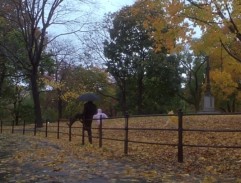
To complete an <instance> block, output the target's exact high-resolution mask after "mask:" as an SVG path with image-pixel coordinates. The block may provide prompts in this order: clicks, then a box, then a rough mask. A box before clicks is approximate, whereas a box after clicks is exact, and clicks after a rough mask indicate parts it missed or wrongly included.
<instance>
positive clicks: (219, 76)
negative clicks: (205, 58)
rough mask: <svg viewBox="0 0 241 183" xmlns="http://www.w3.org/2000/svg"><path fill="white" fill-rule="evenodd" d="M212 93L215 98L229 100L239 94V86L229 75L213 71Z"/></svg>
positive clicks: (211, 74)
mask: <svg viewBox="0 0 241 183" xmlns="http://www.w3.org/2000/svg"><path fill="white" fill-rule="evenodd" d="M210 77H211V80H212V91H213V93H214V95H215V96H218V97H219V98H222V99H224V100H227V99H228V98H229V97H231V96H232V95H234V94H235V93H237V87H238V84H237V83H236V82H235V81H233V80H232V77H231V75H230V74H229V73H227V72H225V71H223V72H220V70H217V69H216V70H214V71H211V73H210Z"/></svg>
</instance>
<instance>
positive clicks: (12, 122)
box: [12, 120, 14, 133]
mask: <svg viewBox="0 0 241 183" xmlns="http://www.w3.org/2000/svg"><path fill="white" fill-rule="evenodd" d="M12 133H14V120H13V121H12Z"/></svg>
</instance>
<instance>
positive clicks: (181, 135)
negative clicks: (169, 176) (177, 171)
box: [178, 109, 183, 163]
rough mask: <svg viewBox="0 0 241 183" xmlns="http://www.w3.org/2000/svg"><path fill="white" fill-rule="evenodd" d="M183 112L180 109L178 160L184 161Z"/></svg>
mask: <svg viewBox="0 0 241 183" xmlns="http://www.w3.org/2000/svg"><path fill="white" fill-rule="evenodd" d="M182 119H183V112H182V110H181V109H179V110H178V162H179V163H182V162H183V128H182Z"/></svg>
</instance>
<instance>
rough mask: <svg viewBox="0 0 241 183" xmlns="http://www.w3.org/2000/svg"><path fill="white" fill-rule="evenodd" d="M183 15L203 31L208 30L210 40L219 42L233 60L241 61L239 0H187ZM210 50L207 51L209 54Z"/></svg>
mask: <svg viewBox="0 0 241 183" xmlns="http://www.w3.org/2000/svg"><path fill="white" fill-rule="evenodd" d="M187 2H189V3H186V4H185V8H184V9H185V11H184V12H185V13H184V15H185V17H187V18H189V19H190V20H191V21H192V22H194V25H196V26H199V27H200V28H201V30H202V31H203V32H208V33H209V35H210V37H211V38H212V39H211V40H210V41H212V42H219V43H220V44H221V45H222V47H223V48H224V50H225V51H226V52H227V53H228V54H229V55H230V56H231V57H233V58H234V59H235V60H237V61H238V62H241V55H240V48H241V44H240V42H241V32H240V31H241V28H240V24H241V21H240V9H241V4H240V1H239V0H233V1H225V0H214V1H213V0H212V1H211V0H208V1H207V0H201V1H196V0H187ZM209 53H211V52H207V54H209Z"/></svg>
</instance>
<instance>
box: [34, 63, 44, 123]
mask: <svg viewBox="0 0 241 183" xmlns="http://www.w3.org/2000/svg"><path fill="white" fill-rule="evenodd" d="M37 74H38V72H37V68H36V69H34V68H33V71H32V75H31V86H32V95H33V102H34V114H35V122H36V124H37V127H42V126H43V121H42V113H41V107H40V98H39V88H38V82H37V78H38V77H37Z"/></svg>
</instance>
